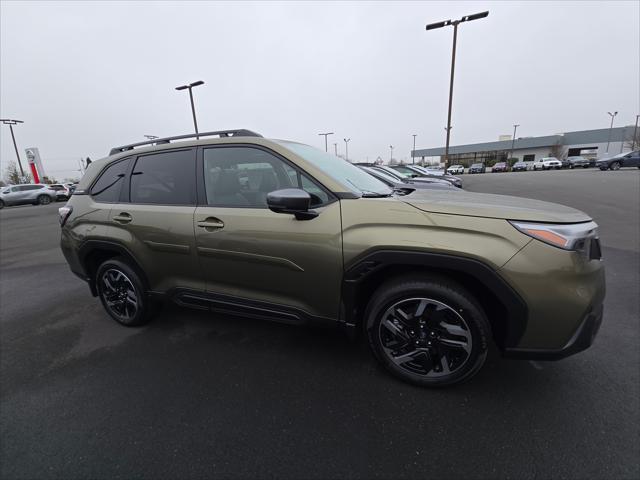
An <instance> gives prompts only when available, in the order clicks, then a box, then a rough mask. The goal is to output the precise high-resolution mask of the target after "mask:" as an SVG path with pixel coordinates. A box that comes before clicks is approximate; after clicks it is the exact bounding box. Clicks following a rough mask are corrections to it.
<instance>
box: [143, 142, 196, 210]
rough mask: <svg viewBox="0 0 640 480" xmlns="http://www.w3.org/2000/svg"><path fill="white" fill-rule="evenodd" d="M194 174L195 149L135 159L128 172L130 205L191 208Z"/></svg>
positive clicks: (193, 193)
mask: <svg viewBox="0 0 640 480" xmlns="http://www.w3.org/2000/svg"><path fill="white" fill-rule="evenodd" d="M195 172H196V170H195V155H194V150H180V151H171V152H164V153H154V154H151V155H144V156H142V157H138V161H137V162H136V165H135V167H134V168H133V172H131V203H152V204H160V205H193V204H194V203H195Z"/></svg>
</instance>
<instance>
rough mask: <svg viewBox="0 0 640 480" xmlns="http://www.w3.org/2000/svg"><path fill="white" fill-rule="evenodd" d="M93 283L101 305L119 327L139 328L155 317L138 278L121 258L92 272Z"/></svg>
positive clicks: (107, 261)
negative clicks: (93, 276)
mask: <svg viewBox="0 0 640 480" xmlns="http://www.w3.org/2000/svg"><path fill="white" fill-rule="evenodd" d="M95 282H96V288H97V290H98V296H99V297H100V301H101V302H102V306H103V307H104V309H105V310H106V311H107V313H108V314H109V315H110V316H111V318H113V319H114V320H115V321H116V322H118V323H119V324H121V325H124V326H125V327H135V326H139V325H143V324H145V323H147V322H148V321H149V320H151V318H152V317H153V315H154V314H155V308H154V305H152V304H151V301H150V300H149V299H148V298H147V295H146V290H145V288H144V286H143V285H144V284H143V282H142V279H141V278H140V275H138V273H137V272H136V271H135V270H134V269H132V268H131V267H130V266H129V265H128V264H127V263H126V262H125V261H124V260H123V259H122V258H120V257H116V258H112V259H109V260H106V261H105V262H103V263H102V264H101V265H100V266H99V267H98V270H97V271H96V276H95Z"/></svg>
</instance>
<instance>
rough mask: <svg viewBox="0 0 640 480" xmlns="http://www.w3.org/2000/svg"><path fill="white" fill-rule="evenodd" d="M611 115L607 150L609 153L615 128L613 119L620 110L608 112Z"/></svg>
mask: <svg viewBox="0 0 640 480" xmlns="http://www.w3.org/2000/svg"><path fill="white" fill-rule="evenodd" d="M607 113H608V114H609V116H610V117H611V126H610V127H609V138H607V151H606V152H605V153H609V144H610V143H611V131H612V130H613V119H614V118H616V115H618V112H613V113H611V112H607Z"/></svg>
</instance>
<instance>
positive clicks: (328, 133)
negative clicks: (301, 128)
mask: <svg viewBox="0 0 640 480" xmlns="http://www.w3.org/2000/svg"><path fill="white" fill-rule="evenodd" d="M318 135H320V136H322V137H324V151H325V152H328V151H329V149H328V144H327V137H328V136H329V135H333V132H327V133H319V134H318Z"/></svg>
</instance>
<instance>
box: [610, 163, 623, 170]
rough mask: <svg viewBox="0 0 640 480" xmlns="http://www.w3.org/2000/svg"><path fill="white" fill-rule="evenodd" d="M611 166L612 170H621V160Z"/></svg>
mask: <svg viewBox="0 0 640 480" xmlns="http://www.w3.org/2000/svg"><path fill="white" fill-rule="evenodd" d="M609 168H610V169H611V170H620V162H613V163H612V164H611V166H610V167H609Z"/></svg>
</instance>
